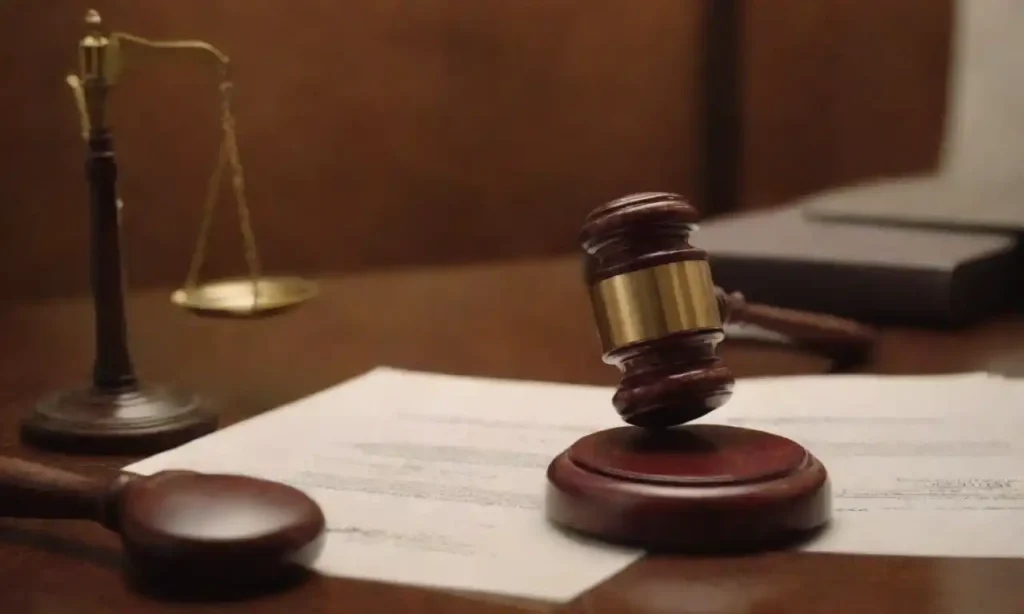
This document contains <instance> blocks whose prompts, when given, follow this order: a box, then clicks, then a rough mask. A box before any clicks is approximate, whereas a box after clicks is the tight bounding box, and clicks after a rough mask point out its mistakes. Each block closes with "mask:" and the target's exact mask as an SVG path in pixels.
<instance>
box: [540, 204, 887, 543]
mask: <svg viewBox="0 0 1024 614" xmlns="http://www.w3.org/2000/svg"><path fill="white" fill-rule="evenodd" d="M698 221H699V215H698V213H697V211H696V210H695V209H694V208H693V207H692V206H690V205H689V204H687V203H686V202H685V201H684V200H683V198H682V197H681V196H679V195H677V194H672V193H665V192H649V193H639V194H631V195H628V196H626V197H624V198H620V199H616V200H614V201H611V202H608V203H606V204H604V205H601V206H599V207H597V208H596V209H595V210H594V211H593V212H591V214H590V215H589V216H588V217H587V218H586V220H585V221H584V224H583V228H582V230H581V232H580V243H581V246H582V248H583V251H584V254H585V255H584V267H583V268H584V271H583V272H584V281H585V283H586V284H587V287H588V289H589V291H590V296H591V302H592V307H593V315H594V318H595V324H596V327H597V332H598V336H599V338H600V341H601V346H602V352H603V353H602V359H603V360H604V362H605V363H608V364H610V365H614V366H616V367H617V368H618V369H619V370H620V372H621V379H620V382H619V385H618V387H617V389H616V391H615V392H614V394H613V396H612V405H613V406H614V407H615V409H616V411H617V412H618V414H619V416H620V417H621V418H622V420H623V421H624V422H626V423H627V425H628V426H622V427H618V428H612V429H607V430H603V431H599V432H596V433H592V434H590V435H587V436H585V437H582V438H580V439H579V440H578V441H576V442H575V443H573V444H572V445H571V446H570V447H569V448H568V449H566V450H565V451H564V452H562V453H561V454H559V455H558V456H557V457H556V458H555V459H554V460H552V462H551V464H550V465H549V467H548V472H547V477H548V488H547V495H546V514H547V517H548V519H549V520H550V521H551V522H553V523H554V524H556V525H558V526H560V527H562V528H565V529H567V530H571V531H575V532H578V533H583V534H586V535H589V536H591V537H596V538H598V539H603V540H606V541H610V542H615V543H624V544H628V545H632V546H641V547H645V548H649V549H656V550H663V549H669V550H683V551H708V550H710V551H726V550H729V551H732V550H747V549H758V548H763V547H769V546H774V545H776V544H785V543H791V542H792V541H794V540H798V539H800V538H801V537H806V536H808V535H811V534H813V532H815V531H817V530H820V529H821V528H823V527H824V526H825V525H826V524H827V523H828V520H829V518H830V515H831V495H830V482H829V479H828V473H827V471H826V469H825V467H824V465H823V464H822V463H821V462H820V461H819V460H818V459H817V458H815V456H814V455H813V454H812V453H811V452H810V451H808V450H807V449H805V448H804V447H803V446H802V445H800V444H799V443H797V442H795V441H792V440H790V439H787V438H785V437H781V436H778V435H774V434H771V433H766V432H763V431H758V430H753V429H747V428H738V427H733V426H725V425H717V424H710V423H699V424H689V423H691V422H692V421H694V420H697V419H698V418H701V417H703V416H705V415H707V414H708V413H710V412H712V411H714V410H715V409H717V408H719V407H721V406H722V405H723V404H725V403H726V402H727V401H728V400H729V398H730V397H731V395H732V391H733V388H734V385H735V380H734V378H733V375H732V373H731V372H730V370H729V369H728V367H727V366H726V365H725V364H724V363H723V361H722V359H721V358H720V357H719V356H718V355H717V349H718V345H719V344H720V343H721V342H722V341H723V340H724V339H725V334H724V330H723V327H724V325H725V324H726V322H728V321H730V320H731V321H733V322H736V321H740V322H746V323H751V324H756V325H758V326H761V327H763V328H767V329H768V330H771V331H774V332H779V333H782V334H784V335H787V336H788V337H790V338H792V339H794V340H795V341H797V342H798V343H803V344H804V345H807V346H810V347H812V348H815V349H817V350H818V351H823V352H825V353H826V354H830V355H835V356H850V355H860V354H863V353H865V352H867V351H869V350H870V348H871V347H872V346H873V345H874V333H873V331H871V330H870V329H869V328H867V327H864V326H861V325H859V324H857V323H855V322H851V321H849V320H844V319H841V318H834V317H832V316H826V315H821V314H813V313H806V312H800V311H795V310H788V309H779V308H774V307H769V306H764V305H754V304H748V303H746V301H744V300H743V297H742V296H741V295H738V294H728V293H726V292H724V291H723V290H722V289H721V288H718V287H716V286H715V284H714V283H713V280H712V277H711V268H710V265H709V259H708V254H707V253H706V252H705V251H703V250H701V249H699V248H697V247H694V246H693V245H691V244H690V235H691V233H693V232H694V231H695V230H696V228H697V222H698ZM771 411H772V408H771V407H765V408H764V412H765V414H766V415H770V414H771Z"/></svg>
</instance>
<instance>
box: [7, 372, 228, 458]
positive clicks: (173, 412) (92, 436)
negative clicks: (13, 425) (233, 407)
mask: <svg viewBox="0 0 1024 614" xmlns="http://www.w3.org/2000/svg"><path fill="white" fill-rule="evenodd" d="M216 427H217V416H216V415H215V414H213V413H211V412H210V411H209V410H208V408H207V407H206V406H205V404H204V403H203V401H202V399H200V398H199V397H197V396H196V395H193V394H190V393H185V392H181V391H176V390H170V389H166V388H162V387H141V388H134V387H133V388H130V389H127V390H123V391H117V392H108V391H104V390H100V389H98V388H95V387H92V388H85V389H81V390H73V391H67V392H60V393H57V394H54V395H52V396H50V397H48V398H46V399H44V400H43V401H41V402H40V403H39V404H37V405H36V407H35V408H34V411H33V412H32V413H31V414H30V415H29V416H28V418H27V419H26V420H25V422H24V423H23V424H22V436H23V437H24V438H25V439H26V440H27V441H29V442H30V443H33V444H35V445H38V446H40V447H45V448H53V449H57V450H61V451H65V452H75V453H97V454H152V453H155V452H159V451H162V450H166V449H169V448H173V447H175V446H179V445H181V444H183V443H185V442H187V441H190V440H192V439H195V438H197V437H201V436H203V435H206V434H207V433H210V432H211V431H213V430H214V429H215V428H216Z"/></svg>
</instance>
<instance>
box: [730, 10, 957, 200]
mask: <svg viewBox="0 0 1024 614" xmlns="http://www.w3.org/2000/svg"><path fill="white" fill-rule="evenodd" d="M953 18H954V16H953V2H952V1H951V0H902V1H900V2H886V1H884V0H871V1H868V2H863V1H862V2H857V1H851V0H824V1H819V2H804V1H802V0H778V1H774V2H751V1H748V2H745V3H744V9H743V15H742V16H741V19H742V24H741V29H742V30H743V37H742V40H743V43H744V49H743V51H742V55H741V58H740V60H739V61H740V63H741V64H742V87H743V93H742V95H743V98H744V101H743V104H742V112H741V113H742V119H741V122H742V133H743V137H742V138H743V141H744V142H743V146H742V151H743V161H742V165H741V170H740V175H741V177H742V179H741V182H742V186H743V187H742V190H741V195H740V202H741V203H742V206H744V207H758V206H764V205H770V204H775V203H779V202H783V201H787V200H790V199H793V198H795V197H798V196H801V195H804V194H809V193H811V192H815V191H818V190H822V189H825V188H828V187H832V186H837V185H842V184H846V183H850V182H853V181H857V180H861V179H866V178H876V177H883V176H893V175H902V174H909V173H916V172H924V171H927V170H929V169H931V168H934V166H935V164H936V163H937V161H938V155H939V146H940V144H941V142H942V133H943V128H944V125H943V122H944V118H945V114H946V106H947V105H946V87H947V79H948V73H949V59H950V50H951V47H950V36H951V32H952V25H953Z"/></svg>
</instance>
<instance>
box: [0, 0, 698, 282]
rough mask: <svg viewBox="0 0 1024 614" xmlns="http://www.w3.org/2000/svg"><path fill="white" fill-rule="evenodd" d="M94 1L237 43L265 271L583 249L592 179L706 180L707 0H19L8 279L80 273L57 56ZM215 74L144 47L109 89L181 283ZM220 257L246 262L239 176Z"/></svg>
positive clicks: (214, 121) (11, 81)
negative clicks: (148, 53)
mask: <svg viewBox="0 0 1024 614" xmlns="http://www.w3.org/2000/svg"><path fill="white" fill-rule="evenodd" d="M88 7H95V8H96V9H97V10H99V11H100V12H101V14H102V15H103V17H104V19H105V21H106V23H107V24H109V25H110V27H112V28H115V29H121V30H125V31H128V32H131V33H136V34H139V35H142V36H146V37H150V38H182V37H185V38H199V39H204V40H207V41H210V42H212V43H213V44H215V45H216V46H217V47H218V48H220V49H222V50H223V51H224V52H225V53H227V54H228V55H229V56H230V57H231V59H232V62H233V64H234V74H235V77H236V87H235V90H236V92H235V104H236V114H237V120H238V131H239V147H240V149H241V155H242V160H243V163H244V164H245V165H246V171H247V175H246V176H247V185H248V188H249V191H250V194H249V204H250V207H251V208H252V212H253V225H254V230H255V233H256V236H257V242H258V244H259V246H260V247H261V255H262V256H263V261H264V263H265V264H266V267H267V268H268V269H269V272H278V271H284V272H289V271H298V272H301V273H309V272H313V273H315V272H323V271H342V270H353V269H363V268H366V267H369V266H392V265H408V264H413V263H421V264H424V263H434V262H453V261H466V260H481V259H491V258H497V257H529V256H537V255H543V254H551V253H561V252H567V251H571V250H572V249H573V244H572V238H571V237H572V236H573V235H574V234H575V231H576V229H577V228H578V225H579V221H580V220H581V219H582V216H583V215H584V214H585V212H586V211H587V210H588V209H589V207H591V206H592V203H594V202H600V201H602V200H606V199H608V198H612V197H614V196H615V195H617V194H620V193H625V192H631V191H635V190H638V189H644V188H645V187H647V186H658V187H659V188H661V189H670V190H678V191H683V192H691V191H692V190H693V189H694V186H695V184H694V181H695V169H694V165H695V157H694V155H695V153H694V152H695V151H696V147H697V146H696V140H697V138H698V135H696V134H694V130H693V127H692V126H693V122H694V121H695V117H694V115H695V113H696V102H695V91H697V87H696V85H697V84H696V66H697V65H698V63H699V54H700V43H699V38H700V37H699V27H700V19H699V16H700V14H701V11H702V10H703V6H702V4H701V3H699V2H677V1H674V0H648V1H645V2H643V3H641V4H636V3H633V2H628V1H624V0H601V1H597V2H595V1H592V0H553V1H547V2H506V1H504V0H479V1H474V2H453V1H451V0H426V1H421V2H412V3H410V2H398V1H395V0H387V1H375V2H367V1H360V2H299V3H295V4H290V5H287V6H285V5H282V4H281V3H280V2H277V1H271V0H246V1H244V2H239V1H236V0H181V1H178V2H174V3H170V4H168V3H153V2H141V3H140V2H129V1H126V0H96V1H89V2H87V1H85V0H69V1H65V2H61V3H60V4H59V5H52V4H49V3H40V2H34V1H32V0H13V1H11V2H4V3H2V5H0V19H2V20H3V22H4V23H5V24H7V25H8V28H9V36H8V39H7V43H6V44H5V45H3V47H2V48H0V65H3V66H4V67H5V69H4V78H5V91H6V92H8V94H7V95H6V96H4V97H3V98H2V99H0V112H2V114H3V117H4V118H5V120H6V124H5V126H6V129H5V138H6V143H7V147H8V150H9V151H17V152H18V155H17V156H12V157H11V159H10V160H9V161H8V162H7V164H6V172H5V173H4V176H3V178H0V203H3V207H0V263H2V264H0V266H2V267H3V269H4V271H5V276H4V278H5V285H4V288H3V290H2V292H4V293H10V294H12V295H26V294H32V295H51V296H59V295H68V294H71V293H75V292H78V293H81V292H84V291H85V289H86V288H87V287H88V268H87V264H86V263H87V260H86V254H87V250H86V244H85V242H86V238H87V232H86V231H87V227H88V225H87V219H88V218H87V199H86V196H87V192H86V188H85V184H84V180H83V176H82V170H81V169H82V163H83V156H82V151H81V150H82V147H81V142H80V137H79V127H78V125H77V121H78V120H77V116H76V113H75V109H74V104H73V102H72V98H71V94H70V91H69V90H68V87H67V86H66V85H65V83H64V81H63V77H64V75H65V74H66V73H67V71H69V70H71V69H72V68H73V66H74V62H75V43H76V41H77V39H78V37H79V36H81V33H82V31H81V27H80V24H81V21H82V18H83V16H84V14H85V11H86V9H87V8H88ZM215 80H216V75H215V73H214V71H213V70H212V68H211V67H209V66H192V65H183V64H182V63H179V62H174V61H167V62H161V61H159V60H154V61H153V62H151V63H150V66H149V67H147V68H146V69H143V70H136V71H134V72H133V73H131V74H130V75H126V76H125V77H124V79H123V80H122V82H121V84H120V85H119V86H118V88H117V91H115V92H114V93H113V102H112V121H113V129H114V131H115V138H116V140H117V142H118V151H119V166H120V171H121V173H120V180H121V184H120V185H121V189H122V196H123V198H124V201H125V210H124V252H125V258H126V263H127V269H128V281H129V283H130V284H131V285H132V286H133V287H145V286H148V285H151V284H153V283H163V284H171V283H180V282H181V281H182V280H183V279H184V277H185V273H186V269H187V265H188V258H189V255H190V250H191V249H192V246H193V245H194V244H195V241H196V235H197V232H198V228H199V222H200V213H201V212H200V209H201V205H202V199H203V195H204V193H205V189H206V181H207V179H208V175H209V173H210V171H211V169H212V167H213V163H214V161H215V157H216V153H217V140H216V139H217V138H218V133H217V131H218V129H219V124H218V110H219V107H218V104H219V102H218V100H217V97H216V96H217V91H216V81H215ZM222 196H223V197H224V198H225V200H224V204H223V205H222V206H223V207H224V208H223V209H222V211H221V213H220V214H219V215H218V216H217V218H216V220H215V222H214V227H213V230H212V238H211V244H212V247H211V249H212V250H213V253H211V255H210V259H209V270H208V271H205V272H204V273H209V274H225V273H238V272H240V271H242V267H243V266H244V260H243V259H242V251H241V250H242V247H241V241H240V238H239V232H238V227H237V215H236V213H235V211H234V209H233V205H232V204H231V202H230V200H228V199H229V197H230V190H228V189H225V190H224V192H223V195H222Z"/></svg>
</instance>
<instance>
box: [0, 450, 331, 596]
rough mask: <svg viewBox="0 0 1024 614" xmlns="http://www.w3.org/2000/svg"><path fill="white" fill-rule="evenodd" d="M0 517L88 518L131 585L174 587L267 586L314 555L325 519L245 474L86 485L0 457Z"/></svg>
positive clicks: (127, 478)
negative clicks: (118, 547) (114, 539)
mask: <svg viewBox="0 0 1024 614" xmlns="http://www.w3.org/2000/svg"><path fill="white" fill-rule="evenodd" d="M0 517H14V518H53V519H80V520H92V521H95V522H97V523H99V524H100V525H102V526H104V527H106V528H107V529H110V530H111V531H114V532H115V533H117V534H118V535H120V537H121V542H122V544H123V547H124V551H125V553H126V555H127V557H128V560H129V562H130V564H131V566H132V568H133V570H134V571H135V572H136V573H137V575H138V577H141V578H147V579H150V580H152V579H156V580H160V579H163V580H169V581H172V582H173V583H175V584H180V585H182V586H187V585H192V586H206V587H211V586H215V585H217V584H218V583H224V584H231V585H235V586H245V585H253V584H258V583H261V582H274V581H276V579H277V578H278V577H281V576H283V575H293V574H292V572H294V571H295V570H300V571H301V570H302V569H304V568H305V567H306V566H308V565H309V564H310V563H312V561H313V560H315V558H316V557H317V556H318V555H319V553H320V551H321V549H322V546H323V536H324V531H325V520H324V514H323V512H322V510H321V509H320V507H319V506H318V505H317V503H316V502H315V501H314V500H313V499H311V498H310V497H309V496H308V495H306V494H305V493H303V492H302V491H300V490H298V489H296V488H293V487H291V486H288V485H286V484H282V483H278V482H273V481H270V480H264V479H259V478H254V477H249V476H244V475H229V474H205V473H199V472H194V471H161V472H158V473H154V474H153V475H137V474H132V473H128V472H121V473H119V474H118V475H117V476H116V477H115V478H113V479H112V480H99V479H94V478H89V477H85V476H82V475H78V474H75V473H71V472H68V471H64V470H61V469H57V468H54V467H49V466H46V465H41V464H37V463H32V462H28V461H24V460H20V459H16V458H8V457H0Z"/></svg>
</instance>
